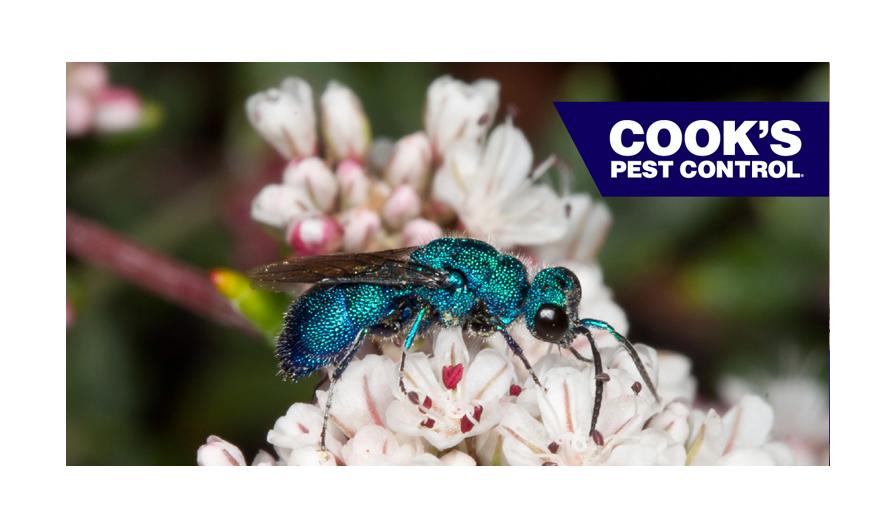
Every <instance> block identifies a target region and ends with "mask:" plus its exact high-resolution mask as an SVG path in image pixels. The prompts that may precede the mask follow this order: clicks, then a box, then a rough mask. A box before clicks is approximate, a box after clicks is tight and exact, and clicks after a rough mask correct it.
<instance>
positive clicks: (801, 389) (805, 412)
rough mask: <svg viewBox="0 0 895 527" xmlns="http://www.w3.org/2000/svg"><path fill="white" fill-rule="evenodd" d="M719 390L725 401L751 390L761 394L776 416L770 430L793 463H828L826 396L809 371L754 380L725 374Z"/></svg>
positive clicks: (730, 400) (738, 398)
mask: <svg viewBox="0 0 895 527" xmlns="http://www.w3.org/2000/svg"><path fill="white" fill-rule="evenodd" d="M719 391H720V394H721V398H722V400H724V401H725V402H728V403H731V402H733V401H737V400H740V399H742V398H743V397H744V396H745V395H747V394H750V393H761V394H763V395H764V396H765V397H767V400H768V403H769V404H770V405H771V407H772V408H773V409H774V416H775V417H776V418H775V419H774V426H773V428H772V433H773V435H774V436H775V437H777V438H779V439H780V440H782V441H784V442H785V443H786V444H787V445H788V446H789V447H790V448H791V449H792V452H793V455H794V457H795V463H796V464H798V465H826V464H829V437H830V407H829V395H828V391H827V389H826V388H824V387H823V386H821V384H820V383H819V382H817V380H815V379H814V378H813V377H812V376H811V374H810V372H800V371H796V372H793V373H789V374H786V375H783V376H777V377H769V378H764V379H757V380H755V381H753V382H749V381H747V380H745V379H740V378H737V377H728V378H725V379H722V382H721V386H720V390H719Z"/></svg>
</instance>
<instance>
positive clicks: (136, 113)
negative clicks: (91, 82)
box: [93, 87, 143, 133]
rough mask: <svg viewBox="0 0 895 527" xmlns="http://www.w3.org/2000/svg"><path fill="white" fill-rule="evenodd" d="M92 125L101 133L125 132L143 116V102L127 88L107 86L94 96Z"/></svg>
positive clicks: (134, 125) (133, 126)
mask: <svg viewBox="0 0 895 527" xmlns="http://www.w3.org/2000/svg"><path fill="white" fill-rule="evenodd" d="M94 105H95V110H94V111H95V113H94V116H93V126H94V128H96V131H98V132H101V133H117V132H126V131H128V130H132V129H134V128H136V127H137V126H138V125H139V124H140V120H141V119H142V117H143V103H142V101H140V98H139V97H138V96H137V94H136V93H134V92H133V91H131V90H129V89H127V88H118V87H107V88H104V89H103V90H102V91H100V92H99V93H98V94H97V95H96V96H95V98H94Z"/></svg>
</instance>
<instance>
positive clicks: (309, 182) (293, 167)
mask: <svg viewBox="0 0 895 527" xmlns="http://www.w3.org/2000/svg"><path fill="white" fill-rule="evenodd" d="M283 183H284V184H285V185H287V186H290V187H294V188H296V189H299V190H301V191H302V193H304V195H305V196H307V199H306V202H307V203H308V204H309V205H310V206H311V207H313V209H314V210H318V211H320V212H329V211H331V210H332V209H333V207H335V205H336V196H337V195H338V193H339V185H338V183H337V182H336V176H335V175H333V173H332V171H331V170H330V169H329V167H328V166H326V163H324V162H323V160H321V159H320V158H319V157H309V158H306V159H303V160H292V161H290V162H289V164H288V165H286V170H285V171H284V172H283Z"/></svg>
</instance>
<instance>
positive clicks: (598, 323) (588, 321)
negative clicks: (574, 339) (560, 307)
mask: <svg viewBox="0 0 895 527" xmlns="http://www.w3.org/2000/svg"><path fill="white" fill-rule="evenodd" d="M581 324H582V325H584V326H585V327H591V328H597V329H602V330H603V331H607V332H609V334H610V335H612V336H613V337H615V340H617V341H619V342H620V343H621V344H622V346H624V348H625V350H626V351H627V352H628V355H630V356H631V360H632V361H634V366H635V367H637V372H638V373H640V376H641V377H642V378H643V382H645V383H646V386H647V388H649V391H650V393H652V394H653V397H655V398H656V401H657V402H660V403H661V402H662V400H661V399H659V393H658V392H657V391H656V387H655V386H654V385H653V381H652V379H650V377H649V375H648V374H647V373H646V367H644V365H643V361H641V360H640V355H638V354H637V350H636V349H634V345H633V344H631V341H630V340H628V339H626V338H625V336H624V335H622V334H621V333H619V332H618V331H616V330H615V328H613V327H612V326H610V325H609V324H608V323H606V322H603V321H602V320H595V319H592V318H583V319H581ZM588 333H590V332H588ZM594 349H596V346H595V347H594ZM594 353H595V354H596V352H594Z"/></svg>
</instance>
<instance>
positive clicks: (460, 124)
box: [424, 75, 500, 157]
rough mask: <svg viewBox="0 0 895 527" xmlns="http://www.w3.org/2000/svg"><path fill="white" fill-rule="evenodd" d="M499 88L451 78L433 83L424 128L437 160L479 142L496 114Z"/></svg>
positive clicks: (484, 81)
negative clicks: (460, 146) (454, 149)
mask: <svg viewBox="0 0 895 527" xmlns="http://www.w3.org/2000/svg"><path fill="white" fill-rule="evenodd" d="M499 93H500V85H499V84H498V83H497V82H495V81H493V80H490V79H481V80H478V81H476V82H474V83H472V84H466V83H465V82H462V81H459V80H456V79H454V78H452V77H450V76H447V75H445V76H443V77H439V78H437V79H435V81H434V82H432V84H430V85H429V90H428V92H427V94H426V108H425V116H424V121H425V128H426V134H427V135H428V136H429V139H430V140H431V141H432V146H433V148H434V150H435V155H436V157H444V156H445V155H446V154H447V153H448V152H449V150H450V149H451V147H452V146H453V145H455V144H458V143H464V142H467V143H468V142H472V143H476V142H480V141H481V140H482V138H484V137H485V134H486V133H487V131H488V129H489V128H490V127H491V124H492V123H493V122H494V116H495V115H496V113H497V104H498V95H499Z"/></svg>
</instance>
